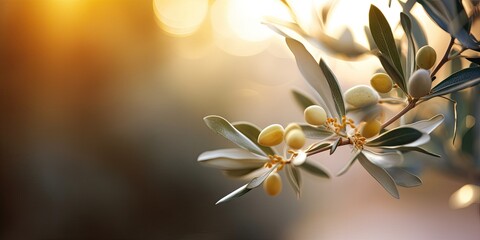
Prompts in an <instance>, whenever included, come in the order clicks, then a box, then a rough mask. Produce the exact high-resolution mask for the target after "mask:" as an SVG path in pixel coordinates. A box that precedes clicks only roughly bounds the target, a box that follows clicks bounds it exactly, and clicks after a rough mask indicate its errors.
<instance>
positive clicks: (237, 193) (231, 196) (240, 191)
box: [215, 184, 252, 205]
mask: <svg viewBox="0 0 480 240" xmlns="http://www.w3.org/2000/svg"><path fill="white" fill-rule="evenodd" d="M247 185H248V184H245V185H243V186H241V187H240V188H238V189H237V190H235V191H233V192H231V193H230V194H228V195H227V196H225V197H223V198H222V199H220V200H218V201H217V202H216V203H215V205H218V204H220V203H224V202H227V201H230V200H232V199H234V198H238V197H241V196H243V195H244V194H245V193H247V192H249V191H250V190H252V189H249V188H247Z"/></svg>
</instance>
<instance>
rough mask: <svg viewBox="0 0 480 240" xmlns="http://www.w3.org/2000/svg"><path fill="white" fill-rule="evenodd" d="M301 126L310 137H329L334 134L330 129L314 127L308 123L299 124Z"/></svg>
mask: <svg viewBox="0 0 480 240" xmlns="http://www.w3.org/2000/svg"><path fill="white" fill-rule="evenodd" d="M299 125H300V127H301V128H302V131H303V133H305V136H306V137H307V138H310V139H325V138H327V137H330V136H332V134H334V133H333V132H331V131H328V130H327V129H326V128H324V127H321V126H320V127H314V126H312V125H306V124H299Z"/></svg>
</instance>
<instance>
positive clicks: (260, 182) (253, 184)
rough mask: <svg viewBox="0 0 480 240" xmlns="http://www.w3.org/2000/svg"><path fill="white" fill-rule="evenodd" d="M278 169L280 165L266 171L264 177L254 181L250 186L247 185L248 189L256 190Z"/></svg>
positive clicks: (261, 176)
mask: <svg viewBox="0 0 480 240" xmlns="http://www.w3.org/2000/svg"><path fill="white" fill-rule="evenodd" d="M277 167H278V164H277V165H274V166H273V167H271V168H270V169H269V170H268V171H266V172H265V173H263V174H262V175H260V176H258V177H256V178H254V179H252V180H251V181H250V182H249V183H248V184H247V188H248V189H254V188H256V187H258V186H260V185H261V184H262V183H263V182H264V181H265V180H266V179H267V177H268V176H269V175H270V174H271V173H272V172H273V171H275V170H276V169H277Z"/></svg>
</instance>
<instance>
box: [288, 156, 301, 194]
mask: <svg viewBox="0 0 480 240" xmlns="http://www.w3.org/2000/svg"><path fill="white" fill-rule="evenodd" d="M285 174H286V176H287V179H288V182H289V183H290V186H292V188H293V190H294V191H295V193H296V194H297V198H300V194H301V191H300V189H301V184H302V182H301V177H300V171H298V169H297V168H295V167H292V165H291V164H287V165H286V166H285Z"/></svg>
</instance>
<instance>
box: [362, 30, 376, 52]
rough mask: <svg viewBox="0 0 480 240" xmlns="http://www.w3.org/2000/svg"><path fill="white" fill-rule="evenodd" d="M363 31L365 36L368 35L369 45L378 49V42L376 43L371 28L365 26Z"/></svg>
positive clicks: (372, 48)
mask: <svg viewBox="0 0 480 240" xmlns="http://www.w3.org/2000/svg"><path fill="white" fill-rule="evenodd" d="M363 31H364V32H365V36H367V41H368V46H369V47H370V50H374V49H378V47H377V44H375V40H373V37H372V33H371V32H370V28H368V27H367V26H364V27H363Z"/></svg>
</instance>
